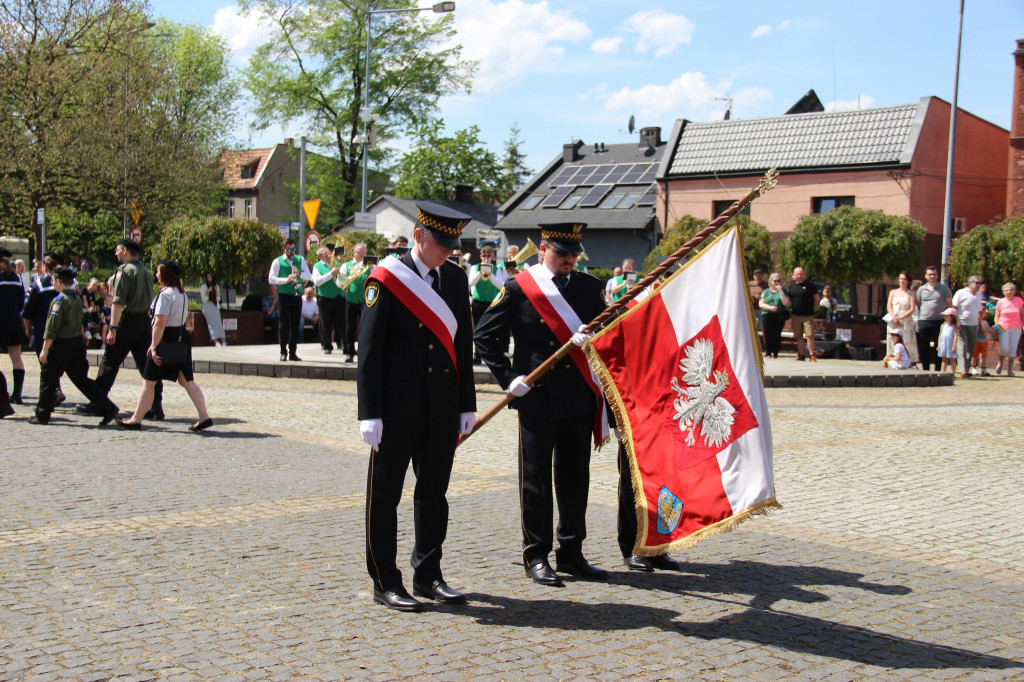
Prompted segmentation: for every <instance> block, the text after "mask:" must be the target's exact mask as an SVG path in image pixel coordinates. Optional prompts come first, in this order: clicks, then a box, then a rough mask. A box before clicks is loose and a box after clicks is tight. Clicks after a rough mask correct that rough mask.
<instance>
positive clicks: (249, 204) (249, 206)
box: [245, 199, 252, 218]
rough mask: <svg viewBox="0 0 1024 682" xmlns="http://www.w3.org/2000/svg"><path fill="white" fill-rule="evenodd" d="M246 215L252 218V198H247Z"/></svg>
mask: <svg viewBox="0 0 1024 682" xmlns="http://www.w3.org/2000/svg"><path fill="white" fill-rule="evenodd" d="M245 217H246V218H252V199H246V200H245Z"/></svg>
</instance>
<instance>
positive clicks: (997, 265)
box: [949, 216, 1024, 293]
mask: <svg viewBox="0 0 1024 682" xmlns="http://www.w3.org/2000/svg"><path fill="white" fill-rule="evenodd" d="M949 274H950V276H951V277H952V279H954V280H958V281H960V282H966V281H967V278H968V277H970V276H971V275H980V276H981V278H982V279H984V280H985V281H986V282H988V286H989V291H992V292H995V293H999V291H1000V289H1001V288H1002V286H1003V284H1004V283H1005V282H1016V283H1017V284H1018V287H1017V288H1018V290H1019V289H1020V286H1019V285H1020V284H1024V281H1022V280H1024V216H1016V217H1012V218H1006V219H1005V220H1003V221H1002V222H998V223H993V224H991V225H979V226H977V227H975V228H974V229H973V230H971V231H970V232H968V233H967V234H965V235H963V236H961V237H959V238H957V240H956V241H955V242H953V246H952V249H951V251H950V256H949Z"/></svg>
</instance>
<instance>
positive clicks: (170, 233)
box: [152, 216, 282, 283]
mask: <svg viewBox="0 0 1024 682" xmlns="http://www.w3.org/2000/svg"><path fill="white" fill-rule="evenodd" d="M281 243H282V239H281V232H280V231H279V230H278V229H277V227H275V226H273V225H267V224H266V223H261V222H260V221H258V220H251V219H237V218H225V217H223V216H214V217H206V218H198V217H181V218H177V219H175V220H173V221H171V223H170V224H168V225H167V227H165V228H164V231H163V235H162V238H161V240H160V243H159V244H158V245H157V247H156V248H154V249H153V251H152V257H153V261H154V262H156V261H159V260H161V259H164V258H171V259H173V260H175V261H177V263H178V265H180V266H181V271H182V274H183V275H185V276H186V277H189V278H198V277H202V276H203V275H204V274H205V273H207V272H212V273H213V274H214V275H215V276H216V277H217V280H218V281H219V282H223V283H240V282H244V281H245V280H246V279H248V278H249V277H250V276H253V275H256V276H263V275H265V273H266V272H267V270H268V269H269V268H270V261H272V260H273V259H274V258H275V257H276V256H280V255H281Z"/></svg>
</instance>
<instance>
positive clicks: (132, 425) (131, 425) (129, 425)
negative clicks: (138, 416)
mask: <svg viewBox="0 0 1024 682" xmlns="http://www.w3.org/2000/svg"><path fill="white" fill-rule="evenodd" d="M117 425H118V426H120V427H121V428H122V429H126V430H128V431H141V430H142V422H126V421H125V420H123V419H118V420H117Z"/></svg>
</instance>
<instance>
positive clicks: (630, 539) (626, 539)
mask: <svg viewBox="0 0 1024 682" xmlns="http://www.w3.org/2000/svg"><path fill="white" fill-rule="evenodd" d="M772 317H774V315H773V316H772ZM635 506H636V495H634V494H633V479H632V474H630V471H629V456H628V455H627V454H626V448H625V447H624V446H623V445H622V443H619V518H618V524H617V527H618V540H619V551H620V552H622V556H623V558H626V557H629V556H631V555H632V554H633V546H634V545H635V544H636V533H637V528H638V526H637V521H636V509H634V507H635Z"/></svg>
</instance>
